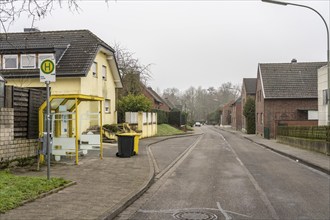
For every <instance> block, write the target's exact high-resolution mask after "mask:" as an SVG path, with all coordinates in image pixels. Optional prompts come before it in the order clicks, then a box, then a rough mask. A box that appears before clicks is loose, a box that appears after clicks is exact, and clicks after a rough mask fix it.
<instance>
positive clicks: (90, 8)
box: [9, 0, 330, 91]
mask: <svg viewBox="0 0 330 220" xmlns="http://www.w3.org/2000/svg"><path fill="white" fill-rule="evenodd" d="M288 2H294V3H298V4H304V5H308V6H310V7H313V8H314V9H316V10H317V11H319V12H320V13H321V14H322V16H323V17H324V18H325V19H326V21H327V22H328V24H329V20H330V19H329V11H330V3H329V0H319V1H317V0H313V1H288ZM79 6H80V7H81V10H80V12H79V13H77V12H70V11H69V10H68V9H58V10H55V11H53V13H52V15H49V16H48V17H46V18H45V19H43V20H41V21H37V22H35V24H34V26H36V27H38V28H39V29H40V30H42V31H46V30H47V31H49V30H68V29H89V30H91V31H92V32H93V33H95V34H96V35H97V36H99V37H100V38H101V39H103V40H104V41H106V42H107V43H108V44H110V45H113V44H114V42H118V43H120V44H121V46H123V47H125V48H127V49H128V50H130V51H131V52H134V53H135V57H136V58H139V59H140V60H141V62H142V63H143V64H149V63H153V64H154V65H153V66H152V69H151V70H152V77H153V79H152V80H150V81H149V82H148V84H149V85H150V86H152V87H153V88H154V89H157V88H159V89H160V90H161V91H162V90H163V89H166V88H171V87H176V88H178V89H180V90H186V89H187V88H189V87H190V86H194V87H198V86H202V87H203V88H208V87H210V86H213V87H216V88H217V87H219V86H220V85H221V84H222V83H225V82H228V81H230V82H232V83H234V84H241V83H242V79H243V78H250V77H251V78H252V77H256V74H257V65H258V63H265V62H290V61H291V59H292V58H296V59H297V60H298V62H302V61H305V62H307V61H326V29H325V26H324V24H323V22H322V20H321V18H320V17H319V16H318V15H317V14H316V13H314V12H312V11H311V10H308V9H305V8H299V7H293V6H279V5H273V4H268V3H263V2H261V1H259V0H258V1H221V0H219V1H121V0H118V1H117V2H113V1H110V2H109V6H108V7H107V4H106V3H104V1H82V2H79ZM64 7H65V6H64ZM29 26H31V21H28V20H26V19H25V18H24V17H21V18H20V19H19V20H17V21H16V22H15V23H14V24H13V25H12V26H11V27H10V30H9V32H20V31H22V30H23V28H24V27H29Z"/></svg>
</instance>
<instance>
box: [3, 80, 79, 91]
mask: <svg viewBox="0 0 330 220" xmlns="http://www.w3.org/2000/svg"><path fill="white" fill-rule="evenodd" d="M6 80H7V83H6V85H13V86H16V87H46V85H45V83H42V82H40V80H39V78H35V79H6ZM50 87H51V93H52V94H80V91H81V89H80V80H79V79H78V80H77V78H56V82H52V83H50Z"/></svg>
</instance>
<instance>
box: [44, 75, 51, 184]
mask: <svg viewBox="0 0 330 220" xmlns="http://www.w3.org/2000/svg"><path fill="white" fill-rule="evenodd" d="M45 83H46V90H47V118H46V126H47V179H48V180H49V179H50V103H49V84H50V82H49V81H46V82H45Z"/></svg>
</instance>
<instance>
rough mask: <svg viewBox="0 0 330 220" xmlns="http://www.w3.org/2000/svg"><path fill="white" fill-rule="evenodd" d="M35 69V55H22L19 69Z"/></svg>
mask: <svg viewBox="0 0 330 220" xmlns="http://www.w3.org/2000/svg"><path fill="white" fill-rule="evenodd" d="M34 68H36V55H35V54H22V55H21V69H34Z"/></svg>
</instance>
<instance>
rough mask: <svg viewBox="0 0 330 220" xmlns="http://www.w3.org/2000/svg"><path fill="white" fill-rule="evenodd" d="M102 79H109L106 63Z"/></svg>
mask: <svg viewBox="0 0 330 220" xmlns="http://www.w3.org/2000/svg"><path fill="white" fill-rule="evenodd" d="M102 79H103V80H107V67H106V66H104V65H103V66H102Z"/></svg>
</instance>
